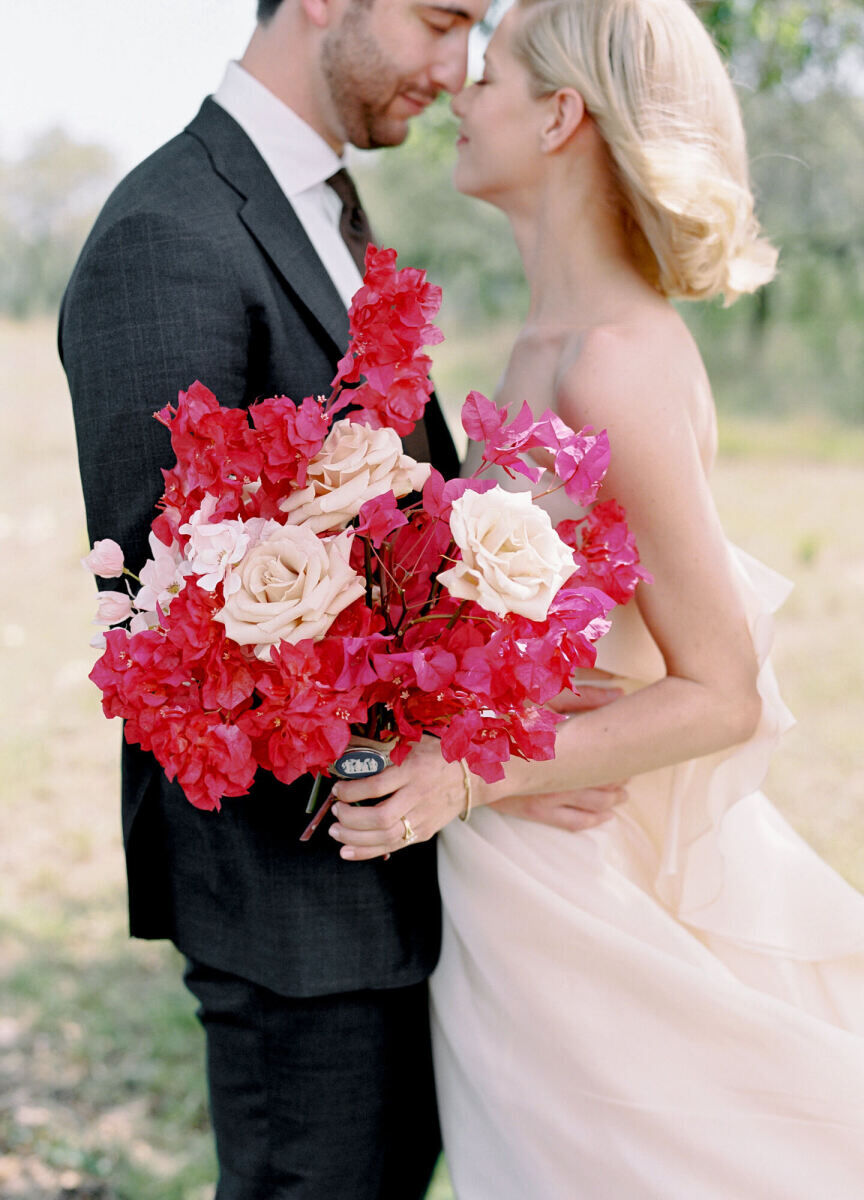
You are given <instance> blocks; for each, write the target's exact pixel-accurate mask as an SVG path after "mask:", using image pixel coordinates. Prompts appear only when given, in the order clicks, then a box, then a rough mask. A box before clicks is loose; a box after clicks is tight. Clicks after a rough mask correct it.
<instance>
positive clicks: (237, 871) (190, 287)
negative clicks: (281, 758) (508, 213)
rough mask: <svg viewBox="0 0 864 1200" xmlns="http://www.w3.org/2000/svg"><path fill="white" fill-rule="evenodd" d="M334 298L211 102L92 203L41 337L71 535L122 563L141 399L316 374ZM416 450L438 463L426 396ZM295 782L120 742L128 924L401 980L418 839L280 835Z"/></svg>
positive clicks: (199, 955)
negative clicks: (59, 423)
mask: <svg viewBox="0 0 864 1200" xmlns="http://www.w3.org/2000/svg"><path fill="white" fill-rule="evenodd" d="M347 339H348V322H347V316H346V312H345V307H344V305H343V303H342V301H341V299H340V297H339V295H338V293H337V292H336V290H335V288H334V286H333V284H332V282H331V281H330V278H329V276H328V275H327V274H326V273H325V271H324V268H323V267H322V265H321V262H320V260H319V258H318V256H317V255H316V253H315V251H314V250H313V248H312V246H311V244H310V242H309V240H308V238H307V237H306V234H305V232H304V231H303V228H302V226H301V225H300V223H299V221H298V220H297V217H296V216H295V214H294V211H293V209H292V208H291V206H290V204H289V202H288V201H287V200H286V198H285V196H284V194H283V193H282V191H281V190H280V188H279V186H278V184H277V183H276V181H275V179H274V177H273V175H272V174H271V173H270V171H269V169H268V168H267V166H266V164H265V163H264V161H263V159H262V158H261V157H260V155H259V154H258V152H257V151H256V149H255V147H254V146H253V144H252V143H251V141H250V140H249V138H248V137H247V136H246V134H245V133H244V132H243V130H242V129H241V128H240V127H239V126H238V125H237V123H236V122H235V121H234V120H233V119H232V118H231V117H230V116H229V115H228V114H227V113H226V112H225V111H224V110H223V109H221V108H220V107H219V106H218V105H217V104H216V103H215V102H214V101H212V100H209V99H208V100H205V102H204V104H203V106H202V108H201V111H200V112H199V114H198V116H197V117H196V118H195V120H194V121H193V122H192V123H191V124H190V125H189V126H188V128H187V129H186V130H185V131H184V132H183V133H182V134H180V135H179V136H178V137H176V138H174V139H173V141H171V142H169V143H168V144H167V145H166V146H164V147H162V149H161V150H159V151H157V152H156V153H155V154H154V155H153V156H152V157H151V158H149V159H147V160H146V162H144V163H142V164H141V165H140V166H139V167H138V168H136V169H135V170H134V171H133V172H132V173H131V174H130V175H129V176H127V178H126V179H124V180H123V182H122V183H121V184H120V185H119V187H118V188H117V190H116V191H115V192H114V194H113V195H112V196H111V197H110V199H109V200H108V202H107V203H106V205H105V207H104V209H103V211H102V213H101V215H100V216H99V219H98V220H97V222H96V225H95V227H94V229H93V231H92V233H91V235H90V238H89V239H88V241H87V244H86V245H85V247H84V250H83V251H82V254H81V257H80V259H79V261H78V264H77V266H76V268H75V271H74V273H73V275H72V278H71V280H70V283H69V287H68V289H67V292H66V296H65V299H64V303H63V308H62V311H61V319H60V353H61V358H62V360H63V363H64V366H65V369H66V373H67V376H68V380H69V387H70V391H71V394H72V402H73V407H74V413H75V424H76V431H77V438H78V451H79V460H80V466H81V478H82V482H83V487H84V497H85V502H86V508H87V521H88V529H89V534H90V539H91V541H95V540H96V539H97V538H105V537H111V538H114V539H115V541H117V542H119V543H120V545H121V546H122V547H123V549H124V551H125V552H126V561H127V564H128V565H130V566H131V567H132V569H133V570H134V569H136V567H137V566H140V564H141V563H142V562H143V561H144V559H145V558H147V557H148V556H149V550H148V545H147V534H148V531H149V526H150V522H151V520H152V518H153V516H154V505H155V502H156V500H157V499H158V497H159V495H160V494H161V490H162V477H161V475H160V468H162V467H169V466H170V465H171V464H172V461H173V456H172V454H171V451H170V445H169V440H168V434H167V430H165V429H164V428H163V427H162V426H161V425H160V424H159V423H158V422H156V421H155V420H153V416H152V414H153V413H154V412H155V411H157V410H158V409H159V408H161V407H162V406H163V405H164V404H166V403H174V402H176V398H177V392H178V390H179V389H181V388H186V387H188V386H189V385H190V384H191V383H192V382H193V381H194V380H195V379H200V380H201V381H202V382H203V383H204V384H206V385H207V387H209V388H210V389H211V390H212V391H213V392H214V393H215V394H216V396H217V397H218V399H219V400H220V401H221V403H222V404H230V405H242V406H247V405H248V404H250V403H251V402H252V401H253V400H255V399H256V398H260V397H264V396H271V395H281V394H287V395H289V396H291V397H292V399H295V400H298V401H299V400H301V399H302V398H303V397H304V396H308V395H313V394H317V393H320V392H323V393H326V392H328V391H329V384H330V380H331V379H332V377H333V375H334V373H335V367H336V363H337V361H338V358H339V357H340V356H341V354H342V353H344V349H345V346H346V345H347ZM426 426H427V433H428V437H429V445H430V447H431V457H432V461H433V462H434V463H435V465H436V466H438V467H439V468H440V469H441V470H443V471H445V472H447V473H455V471H456V467H457V463H456V457H455V452H454V450H453V446H452V442H451V440H450V438H449V434H448V433H447V430H446V425H445V423H444V421H443V418H442V416H441V413H440V410H439V409H438V407H437V402H435V403H430V406H429V408H428V409H427V417H426ZM310 783H311V781H310V780H309V779H308V777H307V779H306V780H301V781H299V782H298V783H297V784H295V785H293V786H292V787H289V788H286V787H285V786H283V785H282V784H279V783H277V782H276V781H275V780H274V779H273V777H272V776H271V775H269V774H267V773H266V772H262V771H259V773H258V776H257V777H256V782H255V785H254V787H253V789H252V792H251V793H250V795H249V796H245V797H239V798H236V799H230V800H226V801H224V802H223V806H222V811H221V812H219V813H206V812H200V811H198V810H196V809H194V808H193V807H192V806H191V805H190V804H189V802H188V801H187V800H186V799H185V797H184V795H183V793H182V792H181V790H180V789H179V788H178V787H177V786H176V785H171V784H169V783H168V782H167V780H166V779H165V776H164V774H163V772H162V770H161V769H160V768H159V766H158V765H157V764H156V762H155V760H154V759H153V758H152V757H151V756H150V755H149V754H144V753H143V752H142V751H141V750H140V749H139V748H138V747H131V746H127V745H125V744H124V747H123V834H124V842H125V848H126V861H127V873H128V879H129V905H130V923H131V930H132V933H133V935H135V936H138V937H146V938H162V937H167V938H171V939H172V940H173V941H174V942H175V943H176V945H177V946H178V947H179V948H180V949H181V950H182V951H183V952H184V953H185V954H187V955H189V956H190V957H192V958H196V959H199V960H201V961H203V962H205V963H208V964H210V965H211V966H214V967H218V968H220V969H222V970H227V971H230V972H233V973H234V974H238V975H242V976H244V977H245V978H248V979H251V980H253V981H255V982H257V983H261V984H263V985H265V986H267V987H269V988H271V989H273V990H275V991H277V992H281V993H282V994H285V995H296V996H308V995H316V994H327V993H333V992H337V991H348V990H355V989H360V988H367V987H368V988H381V987H388V986H401V985H407V984H410V983H413V982H416V981H417V980H420V979H422V978H423V977H424V976H425V975H426V974H428V972H429V971H430V970H431V968H432V967H433V966H434V963H435V960H436V957H437V953H438V944H439V932H440V914H439V905H438V893H437V885H436V880H435V868H434V849H433V847H432V845H430V844H426V845H421V846H417V847H412V848H410V849H408V850H405V851H402V852H400V853H399V854H396V855H394V856H393V858H392V859H390V860H389V861H387V862H383V861H381V860H378V861H376V862H372V863H359V864H358V863H345V862H343V861H342V860H340V859H339V857H338V849H339V847H338V846H337V845H336V844H335V843H334V842H333V841H332V839H331V838H329V837H328V836H327V834H326V830H319V832H318V833H317V834H316V836H315V837H314V838H313V839H312V841H311V842H310V843H303V844H301V843H300V842H299V841H298V840H297V838H298V834H299V833H300V831H301V830H302V829H303V827H304V824H305V822H306V821H307V820H308V818H307V817H306V815H305V812H304V809H305V799H306V796H307V795H308V791H309V786H310Z"/></svg>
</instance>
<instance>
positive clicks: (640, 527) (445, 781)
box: [332, 329, 760, 858]
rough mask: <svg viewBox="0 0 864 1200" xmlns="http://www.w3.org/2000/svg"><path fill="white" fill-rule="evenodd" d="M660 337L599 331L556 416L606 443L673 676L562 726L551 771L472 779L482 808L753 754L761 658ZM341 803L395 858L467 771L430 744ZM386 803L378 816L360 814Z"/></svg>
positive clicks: (683, 392)
mask: <svg viewBox="0 0 864 1200" xmlns="http://www.w3.org/2000/svg"><path fill="white" fill-rule="evenodd" d="M664 333H665V330H661V331H660V336H658V337H657V338H656V339H646V338H645V336H644V333H641V334H640V335H639V337H638V338H637V337H635V336H632V335H628V334H627V333H626V332H623V331H619V330H615V329H598V330H594V331H592V333H591V334H590V335H589V336H588V338H587V339H586V342H585V344H584V346H583V347H582V350H581V353H580V354H579V357H578V359H577V360H576V361H575V362H574V364H573V365H572V366H571V367H570V368H569V369H568V370H567V372H566V373H565V374H564V375H563V377H562V379H561V382H560V385H559V392H558V396H557V407H558V411H559V413H560V415H561V416H562V418H563V419H564V420H565V421H566V422H567V423H568V424H569V425H571V426H573V427H575V428H579V427H581V426H583V425H592V426H593V427H594V428H595V429H601V428H606V429H607V430H608V432H609V440H610V444H611V447H612V461H611V465H610V468H609V472H608V474H607V477H606V480H605V482H604V487H603V493H602V495H601V499H602V498H604V497H610V496H614V497H615V499H616V500H618V501H619V502H620V503H621V504H623V506H624V508H625V509H626V511H627V516H628V521H629V524H630V527H631V529H632V530H633V532H634V534H635V537H636V541H637V544H638V546H639V550H640V554H641V557H642V561H643V563H644V565H645V566H646V567H647V569H648V570H649V571H650V572H651V573H652V575H653V576H654V582H653V584H650V585H640V587H639V589H638V592H637V597H636V603H638V605H639V609H640V612H641V614H642V617H643V619H644V621H645V623H646V625H647V627H648V629H649V631H650V633H651V635H652V636H653V638H654V640H655V642H656V644H657V646H658V648H659V650H660V652H661V654H662V656H663V659H664V662H665V664H666V672H667V674H666V676H665V677H664V678H663V679H661V680H659V681H658V682H656V683H654V684H652V685H650V686H649V687H646V688H644V689H642V690H641V691H638V692H634V693H631V694H629V695H627V696H624V697H622V698H621V699H619V700H617V701H616V702H615V703H613V704H610V705H607V706H604V707H601V708H597V709H594V710H593V711H590V712H586V713H582V714H580V715H579V716H577V717H574V718H573V719H571V720H569V721H567V722H565V723H563V724H562V725H561V726H559V729H558V732H557V737H556V757H555V759H554V760H552V761H549V762H541V763H538V762H526V761H524V760H521V759H513V760H511V761H510V762H509V763H508V764H507V765H506V778H505V779H504V780H502V781H501V782H499V783H495V784H485V783H483V782H482V781H481V780H477V779H475V780H474V786H473V791H474V793H475V795H474V803H475V804H477V805H480V804H487V803H493V802H496V801H499V800H501V799H502V798H504V797H507V796H524V795H528V794H531V795H533V794H536V793H538V792H548V793H561V792H565V791H569V790H573V789H578V788H593V787H597V786H598V785H603V784H606V783H608V782H609V781H610V780H615V779H625V778H629V777H630V776H633V775H639V774H642V773H644V772H646V771H651V770H654V769H656V768H659V767H664V766H668V765H670V764H672V763H676V762H681V761H684V760H686V759H690V758H696V757H699V756H700V755H704V754H710V753H712V752H714V751H717V750H721V749H724V748H725V747H727V746H731V745H734V744H736V743H738V742H741V741H744V740H746V738H747V737H749V736H750V735H751V733H752V732H753V730H754V729H755V727H756V724H757V723H758V719H759V713H760V701H759V696H758V692H757V689H756V675H757V664H756V658H755V653H754V650H753V645H752V641H751V638H750V633H749V630H748V627H747V622H746V618H745V614H744V609H743V605H742V602H741V599H740V597H739V594H738V589H737V587H736V584H735V580H734V577H733V574H732V567H731V563H730V559H729V556H728V552H727V549H726V542H725V539H724V536H723V532H722V530H721V528H720V523H719V520H718V517H717V513H716V510H715V508H714V504H713V501H712V498H711V495H710V491H709V488H708V484H707V480H706V477H705V470H704V467H703V463H702V457H701V455H700V447H699V445H698V442H697V437H696V433H695V431H694V413H693V407H692V403H693V402H692V394H693V387H694V384H693V371H692V360H691V368H690V371H689V374H688V371H687V369H686V367H682V365H681V357H682V355H681V353H680V352H679V353H678V354H676V353H675V349H676V341H677V339H671V340H672V345H671V346H670V344H669V342H670V339H669V338H668V337H667V336H663V334H664ZM677 348H678V350H679V351H680V349H681V347H680V343H679V344H678V347H677ZM688 349H689V347H688ZM688 357H689V356H688ZM338 791H339V795H340V798H341V799H342V800H343V801H347V802H348V803H341V804H340V805H339V806H338V807H337V809H336V813H337V816H338V818H339V819H338V824H337V825H336V826H335V827H334V828H333V830H332V833H333V836H334V837H336V838H337V839H338V840H340V841H343V842H344V843H345V848H344V849H343V854H345V856H346V857H348V856H350V857H356V858H363V857H372V856H374V854H376V853H383V852H385V850H393V849H396V848H398V845H399V844H400V838H401V837H402V834H403V832H404V827H403V826H402V823H401V818H402V817H407V818H408V820H409V823H410V825H411V827H412V828H413V829H414V830H415V831H416V832H417V834H418V837H430V836H432V834H433V833H434V832H436V830H437V829H439V828H441V827H442V826H443V825H444V824H445V823H446V822H447V821H449V820H450V819H452V817H453V816H455V815H456V814H457V813H458V812H459V811H461V809H462V805H463V802H464V800H463V798H464V786H463V779H462V770H461V767H460V765H459V764H458V763H445V762H444V761H443V760H442V759H441V755H440V751H439V750H438V747H437V743H436V742H435V741H434V739H424V741H423V743H421V745H420V746H419V747H418V748H417V749H416V750H415V751H414V752H412V754H411V756H410V757H409V758H408V759H407V760H406V762H405V763H404V764H402V766H401V767H394V768H390V769H389V770H388V771H386V772H384V773H383V774H382V775H380V776H377V777H375V778H373V779H370V780H364V781H359V780H358V781H352V782H351V783H347V784H346V783H342V784H340V785H339V788H338ZM387 793H392V794H391V795H390V797H389V799H387V800H386V801H384V802H383V803H382V804H379V805H377V806H375V807H373V808H362V809H361V808H354V807H352V805H353V802H354V801H356V800H359V799H369V798H373V797H379V796H384V795H386V794H387ZM376 839H377V840H376ZM349 850H350V851H352V853H351V854H350V855H349V854H348V853H347V851H349Z"/></svg>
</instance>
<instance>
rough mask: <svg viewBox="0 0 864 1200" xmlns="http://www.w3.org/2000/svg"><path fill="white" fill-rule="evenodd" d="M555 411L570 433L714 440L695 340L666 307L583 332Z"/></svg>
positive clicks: (562, 370)
mask: <svg viewBox="0 0 864 1200" xmlns="http://www.w3.org/2000/svg"><path fill="white" fill-rule="evenodd" d="M555 392H556V395H555V406H556V409H557V411H558V412H559V413H560V415H561V417H562V418H563V419H564V420H565V421H566V422H567V423H568V424H571V425H577V426H578V425H585V424H590V425H593V426H594V427H595V428H607V427H636V428H640V429H643V430H644V429H645V428H646V427H649V426H654V427H656V426H661V427H663V428H664V429H666V430H667V431H670V430H672V429H675V428H682V429H683V428H687V429H688V430H690V431H693V432H695V433H696V436H697V440H698V442H699V443H700V445H701V446H702V448H703V450H705V451H709V450H710V446H709V443H710V442H711V440H712V437H713V427H714V408H713V401H712V398H711V389H710V385H709V383H708V378H707V374H706V372H705V367H704V365H703V363H702V359H701V356H700V354H699V351H698V349H697V347H696V344H695V342H694V341H693V337H692V335H691V334H690V331H689V330H688V329H687V326H686V325H685V324H684V322H683V320H682V319H681V317H680V316H679V315H678V313H677V312H675V310H674V309H673V308H672V307H671V306H669V305H663V306H653V307H652V306H647V305H646V306H644V307H641V308H638V309H635V310H634V311H632V312H630V313H627V314H624V315H623V316H622V319H620V320H616V321H614V322H604V323H602V324H597V325H594V326H591V327H590V328H589V329H587V330H582V331H580V332H579V333H578V334H575V335H574V336H573V337H572V338H571V339H569V340H568V342H567V343H566V345H565V347H564V348H563V351H562V354H561V358H560V361H559V367H558V372H557V376H556V384H555Z"/></svg>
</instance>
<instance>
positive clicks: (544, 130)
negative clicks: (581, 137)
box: [540, 88, 586, 154]
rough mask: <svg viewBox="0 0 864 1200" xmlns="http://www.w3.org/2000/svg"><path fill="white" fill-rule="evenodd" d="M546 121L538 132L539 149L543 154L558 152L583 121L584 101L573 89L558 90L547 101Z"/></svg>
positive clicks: (584, 113) (584, 112)
mask: <svg viewBox="0 0 864 1200" xmlns="http://www.w3.org/2000/svg"><path fill="white" fill-rule="evenodd" d="M547 105H548V108H547V114H546V119H545V121H544V122H543V125H542V127H541V130H540V148H541V150H543V151H544V152H545V153H547V154H550V153H554V151H556V150H560V149H561V147H562V146H563V145H565V143H566V142H568V141H569V140H570V138H571V137H572V136H573V134H574V133H575V132H576V130H577V129H578V128H579V126H580V125H581V124H582V122H583V121H584V120H585V115H586V108H585V101H584V100H583V99H582V97H581V95H580V94H579V92H577V91H576V89H575V88H559V89H558V91H557V92H555V93H554V95H552V96H550V97H549V98H548V100H547Z"/></svg>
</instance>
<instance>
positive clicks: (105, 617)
mask: <svg viewBox="0 0 864 1200" xmlns="http://www.w3.org/2000/svg"><path fill="white" fill-rule="evenodd" d="M131 616H132V601H131V599H130V598H129V596H127V595H126V593H125V592H99V593H98V597H97V605H96V617H95V620H94V621H93V624H94V625H119V624H120V623H121V622H122V621H128V619H129V618H130V617H131Z"/></svg>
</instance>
